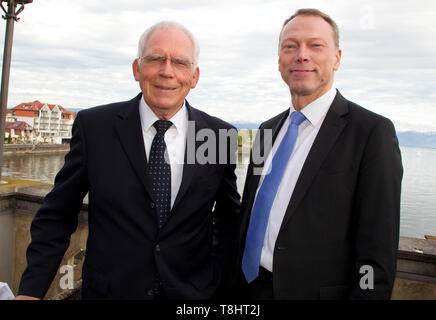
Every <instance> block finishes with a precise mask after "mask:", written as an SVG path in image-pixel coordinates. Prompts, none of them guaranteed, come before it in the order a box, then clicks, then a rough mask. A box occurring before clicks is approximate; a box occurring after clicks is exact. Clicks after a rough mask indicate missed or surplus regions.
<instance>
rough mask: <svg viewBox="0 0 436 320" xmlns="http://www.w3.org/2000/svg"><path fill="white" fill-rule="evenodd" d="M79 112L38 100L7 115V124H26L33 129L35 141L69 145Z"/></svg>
mask: <svg viewBox="0 0 436 320" xmlns="http://www.w3.org/2000/svg"><path fill="white" fill-rule="evenodd" d="M76 115H77V112H74V111H68V110H67V109H65V108H64V107H62V106H60V105H58V104H48V103H42V102H40V101H38V100H35V101H33V102H23V103H21V104H19V105H17V106H15V107H13V108H12V109H8V110H7V113H6V121H7V122H19V121H22V122H26V123H27V124H28V125H30V126H31V127H32V128H33V133H34V134H33V136H34V138H33V139H34V141H32V142H35V140H36V142H47V143H55V144H61V143H67V142H69V141H70V139H71V129H72V127H73V122H74V119H75V118H76Z"/></svg>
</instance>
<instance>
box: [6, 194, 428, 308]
mask: <svg viewBox="0 0 436 320" xmlns="http://www.w3.org/2000/svg"><path fill="white" fill-rule="evenodd" d="M50 189H51V187H43V186H38V187H28V188H23V189H20V190H19V192H16V193H11V194H1V193H0V281H2V282H7V283H8V284H9V286H10V287H11V289H12V291H13V293H14V294H16V292H17V290H18V285H19V282H20V279H21V274H22V272H23V271H24V269H25V267H26V257H25V253H26V249H27V246H28V244H29V242H30V232H29V230H30V224H31V221H32V219H33V216H34V214H35V212H36V211H37V209H38V208H39V207H40V205H41V204H42V201H43V197H44V196H45V194H46V193H47V192H48V191H49V190H50ZM84 202H85V204H84V206H83V207H82V211H81V212H80V214H79V226H78V228H77V230H76V232H75V233H74V234H73V236H72V237H71V242H70V247H69V248H68V250H67V252H66V254H65V256H64V259H63V260H62V263H61V266H62V265H66V264H69V265H73V262H74V261H73V260H74V259H73V258H74V256H76V257H78V258H79V259H76V261H75V262H76V264H77V265H75V266H74V269H73V270H74V281H75V282H76V284H77V283H79V282H80V280H81V271H82V264H83V254H81V253H80V252H81V250H86V240H87V237H88V227H87V225H88V222H87V198H85V201H84ZM62 276H63V275H61V274H60V272H59V270H58V273H57V275H56V277H55V279H54V280H53V283H52V285H51V286H50V289H49V290H48V292H47V294H46V296H45V298H46V299H50V298H53V297H55V296H64V297H65V296H67V295H65V293H67V292H65V290H62V289H61V288H60V286H59V283H60V282H59V280H60V278H61V277H62ZM62 299H63V298H62ZM392 299H393V300H436V240H432V239H414V238H404V237H401V239H400V244H399V251H398V267H397V277H396V280H395V284H394V290H393V294H392Z"/></svg>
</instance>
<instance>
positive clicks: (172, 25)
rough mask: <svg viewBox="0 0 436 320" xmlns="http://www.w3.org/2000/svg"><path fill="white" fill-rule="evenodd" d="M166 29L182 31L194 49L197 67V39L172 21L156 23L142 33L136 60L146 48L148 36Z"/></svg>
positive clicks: (198, 47)
mask: <svg viewBox="0 0 436 320" xmlns="http://www.w3.org/2000/svg"><path fill="white" fill-rule="evenodd" d="M166 29H178V30H181V31H183V32H184V33H185V34H186V35H187V36H188V38H189V39H191V41H192V45H193V47H194V57H193V58H194V61H193V62H194V65H195V66H197V64H198V58H199V56H200V46H199V45H198V42H197V39H196V38H195V37H194V35H193V34H192V33H191V32H190V31H189V30H188V29H187V28H186V27H185V26H183V25H181V24H180V23H177V22H174V21H161V22H158V23H156V24H155V25H153V26H151V27H149V28H148V29H147V30H145V31H144V33H143V34H142V35H141V37H140V38H139V43H138V58H140V57H141V56H142V53H143V52H144V49H145V48H146V46H147V41H148V38H149V37H150V35H151V34H152V33H153V32H154V31H160V30H166Z"/></svg>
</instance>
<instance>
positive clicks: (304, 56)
mask: <svg viewBox="0 0 436 320" xmlns="http://www.w3.org/2000/svg"><path fill="white" fill-rule="evenodd" d="M296 59H297V61H298V62H305V61H309V51H308V49H307V47H306V46H305V45H302V46H299V47H298V50H297V55H296Z"/></svg>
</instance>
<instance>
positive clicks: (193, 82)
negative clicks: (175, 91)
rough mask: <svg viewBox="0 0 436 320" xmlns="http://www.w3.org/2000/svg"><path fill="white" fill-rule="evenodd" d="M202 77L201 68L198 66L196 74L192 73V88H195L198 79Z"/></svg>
mask: <svg viewBox="0 0 436 320" xmlns="http://www.w3.org/2000/svg"><path fill="white" fill-rule="evenodd" d="M199 79H200V68H199V67H196V68H195V71H194V74H193V75H192V81H191V89H194V88H195V86H196V85H197V83H198V80H199Z"/></svg>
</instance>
